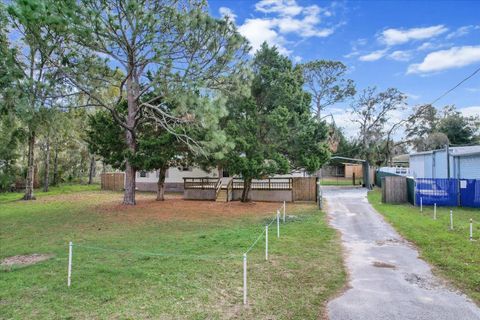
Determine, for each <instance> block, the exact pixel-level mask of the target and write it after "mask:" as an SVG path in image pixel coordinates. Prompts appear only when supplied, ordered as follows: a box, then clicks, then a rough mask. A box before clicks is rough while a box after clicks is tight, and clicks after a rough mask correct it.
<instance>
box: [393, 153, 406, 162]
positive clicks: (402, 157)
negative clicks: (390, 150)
mask: <svg viewBox="0 0 480 320" xmlns="http://www.w3.org/2000/svg"><path fill="white" fill-rule="evenodd" d="M409 156H410V155H409V154H399V155H398V156H395V157H393V158H392V161H393V162H397V163H399V162H408V158H409Z"/></svg>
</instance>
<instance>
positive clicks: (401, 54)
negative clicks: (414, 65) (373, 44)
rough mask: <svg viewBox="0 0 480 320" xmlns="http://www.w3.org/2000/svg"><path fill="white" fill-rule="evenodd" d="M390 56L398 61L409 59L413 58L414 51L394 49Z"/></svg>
mask: <svg viewBox="0 0 480 320" xmlns="http://www.w3.org/2000/svg"><path fill="white" fill-rule="evenodd" d="M388 56H389V57H390V58H391V59H393V60H396V61H408V60H410V59H411V58H412V53H411V52H410V51H402V50H397V51H393V52H392V53H390V54H389V55H388Z"/></svg>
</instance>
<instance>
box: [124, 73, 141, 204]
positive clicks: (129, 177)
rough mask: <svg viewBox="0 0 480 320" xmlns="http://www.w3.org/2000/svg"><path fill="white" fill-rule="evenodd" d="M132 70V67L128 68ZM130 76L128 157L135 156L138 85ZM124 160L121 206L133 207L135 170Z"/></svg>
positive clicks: (128, 89)
mask: <svg viewBox="0 0 480 320" xmlns="http://www.w3.org/2000/svg"><path fill="white" fill-rule="evenodd" d="M130 67H131V68H133V66H130ZM130 73H131V75H130V76H129V77H128V78H127V105H128V115H127V123H126V125H127V127H128V129H127V130H125V140H126V143H127V148H128V151H129V156H133V155H135V152H136V149H137V143H136V142H137V141H136V137H135V134H134V130H135V123H136V120H135V116H136V114H137V103H138V102H137V100H136V98H135V97H136V96H137V95H138V85H137V83H136V82H135V81H134V75H133V74H134V72H130ZM129 156H127V159H126V162H125V192H124V195H123V204H126V205H135V174H136V168H135V167H134V166H132V164H131V163H130V160H129V159H128V157H129Z"/></svg>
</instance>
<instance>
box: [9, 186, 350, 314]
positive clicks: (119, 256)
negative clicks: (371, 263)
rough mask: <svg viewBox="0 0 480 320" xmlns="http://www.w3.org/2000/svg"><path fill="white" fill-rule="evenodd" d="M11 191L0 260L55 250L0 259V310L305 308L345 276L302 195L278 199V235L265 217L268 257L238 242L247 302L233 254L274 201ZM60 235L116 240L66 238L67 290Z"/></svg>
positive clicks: (314, 306)
mask: <svg viewBox="0 0 480 320" xmlns="http://www.w3.org/2000/svg"><path fill="white" fill-rule="evenodd" d="M52 192H54V191H52ZM10 197H11V195H2V196H0V242H1V248H0V260H2V259H4V258H6V257H10V256H14V255H21V254H33V253H51V254H54V255H55V257H54V258H52V259H50V260H47V261H44V262H40V263H38V264H35V265H30V266H23V267H21V266H16V267H1V268H2V269H0V272H1V277H0V318H5V319H10V318H15V319H34V318H36V319H52V318H55V319H57V318H68V319H78V318H81V319H85V318H89V319H91V318H102V319H104V318H121V319H125V318H128V319H139V318H152V319H205V318H208V319H228V318H240V319H273V318H274V319H316V318H319V317H321V316H322V315H323V313H324V308H325V302H326V301H327V300H328V298H329V297H331V296H332V295H334V294H335V293H336V292H338V291H339V290H340V289H341V288H342V286H343V285H344V282H345V278H346V274H345V271H344V268H343V264H342V255H341V246H340V241H339V237H338V235H337V234H336V232H335V231H334V230H332V229H331V228H329V227H328V226H327V223H326V221H325V215H324V214H323V213H322V212H320V211H318V209H316V207H315V206H314V205H313V204H287V213H288V214H291V215H294V216H295V217H293V218H291V219H289V221H287V223H286V224H285V225H282V226H281V237H280V239H277V238H276V233H275V231H276V228H275V227H274V226H275V224H273V225H272V227H271V229H270V230H271V231H270V234H269V238H270V241H269V249H270V250H269V253H270V255H269V258H270V259H269V261H265V260H264V248H265V247H264V246H265V242H264V239H263V238H262V239H261V240H260V241H259V242H258V243H257V245H256V246H255V247H254V249H253V250H252V251H251V252H250V253H249V255H248V286H249V291H248V299H249V304H248V305H247V306H243V304H242V283H243V282H242V258H241V254H242V253H243V252H244V251H245V250H246V249H247V248H248V247H249V246H250V245H251V244H252V242H253V241H254V240H255V239H256V238H257V236H258V235H259V234H260V233H261V232H262V231H263V229H264V227H263V225H264V224H265V222H266V221H267V219H270V218H271V217H272V216H273V213H274V212H275V209H276V208H277V207H278V206H279V204H277V203H250V204H242V203H239V202H231V203H216V202H208V201H207V202H205V201H204V202H200V201H183V200H181V199H178V198H170V199H167V201H165V202H163V203H161V202H157V201H154V198H155V195H153V194H140V195H139V196H138V205H137V206H136V207H124V206H122V205H121V204H120V202H121V198H122V195H121V194H120V193H115V192H107V191H83V192H76V193H69V194H66V195H63V194H57V195H54V196H44V197H39V199H37V200H36V201H31V202H23V201H11V200H12V199H10V200H9V201H6V200H5V198H10ZM2 200H3V201H2ZM70 240H72V241H74V243H75V244H78V245H83V246H90V247H98V248H111V249H116V250H118V251H115V250H100V249H90V248H86V247H81V246H74V255H73V274H72V287H71V288H69V289H68V288H67V285H66V284H67V279H66V278H67V257H68V252H67V243H68V241H70ZM124 250H126V251H124ZM132 251H135V252H143V253H147V252H148V253H160V252H161V253H177V254H185V255H193V254H195V255H208V257H204V258H185V257H183V258H182V257H162V256H149V255H144V254H137V253H132ZM212 256H222V257H224V256H235V257H227V258H221V259H220V258H216V257H212Z"/></svg>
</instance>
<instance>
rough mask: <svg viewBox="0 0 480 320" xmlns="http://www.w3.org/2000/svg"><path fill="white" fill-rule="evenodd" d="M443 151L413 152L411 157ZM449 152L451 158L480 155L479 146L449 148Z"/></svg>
mask: <svg viewBox="0 0 480 320" xmlns="http://www.w3.org/2000/svg"><path fill="white" fill-rule="evenodd" d="M439 151H445V149H436V150H429V151H422V152H415V153H411V154H410V157H411V156H419V155H424V154H432V153H434V152H439ZM449 152H450V154H451V155H452V156H453V157H459V156H469V155H474V154H480V145H476V146H466V147H450V148H449Z"/></svg>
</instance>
